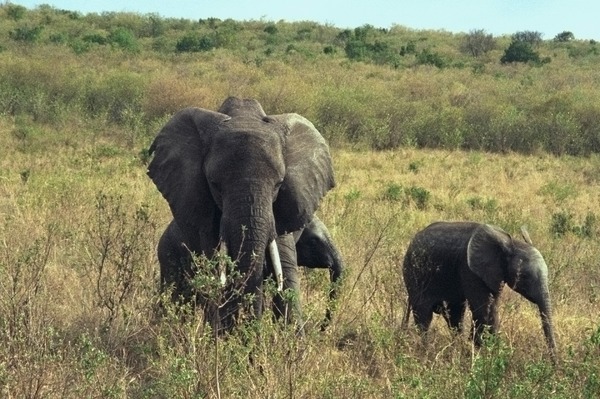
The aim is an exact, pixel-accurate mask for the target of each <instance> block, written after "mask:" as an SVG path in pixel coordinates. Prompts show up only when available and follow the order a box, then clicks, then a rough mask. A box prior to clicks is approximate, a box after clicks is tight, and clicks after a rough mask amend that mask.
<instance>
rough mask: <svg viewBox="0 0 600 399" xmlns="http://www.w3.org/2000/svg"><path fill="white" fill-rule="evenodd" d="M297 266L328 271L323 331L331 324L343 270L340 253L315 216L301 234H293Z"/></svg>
mask: <svg viewBox="0 0 600 399" xmlns="http://www.w3.org/2000/svg"><path fill="white" fill-rule="evenodd" d="M294 236H295V238H296V253H297V256H298V266H304V267H307V268H311V269H313V268H323V269H325V268H326V269H328V270H329V278H330V288H329V304H328V306H327V310H326V313H325V319H324V320H323V322H322V323H321V330H325V329H326V328H327V326H328V325H329V323H330V322H331V318H332V313H333V307H334V306H335V301H336V300H337V297H338V292H339V286H340V283H341V279H342V275H343V272H344V269H345V266H344V261H343V258H342V255H341V254H340V251H339V250H338V248H337V246H336V245H335V243H334V242H333V239H332V238H331V234H330V233H329V230H328V229H327V226H325V224H324V223H323V222H322V221H321V220H320V219H319V218H318V217H317V216H315V217H314V218H313V220H312V221H311V222H310V223H309V224H308V225H307V226H306V227H305V228H304V230H303V231H302V232H300V231H298V232H296V233H294Z"/></svg>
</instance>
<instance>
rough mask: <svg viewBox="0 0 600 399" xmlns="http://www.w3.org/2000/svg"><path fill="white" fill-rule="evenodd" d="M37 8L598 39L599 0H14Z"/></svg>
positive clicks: (166, 16) (194, 18)
mask: <svg viewBox="0 0 600 399" xmlns="http://www.w3.org/2000/svg"><path fill="white" fill-rule="evenodd" d="M8 2H9V3H11V4H20V5H23V6H25V7H27V8H30V9H32V8H35V7H36V6H38V5H40V4H48V5H51V6H53V7H55V8H59V9H64V10H70V11H79V12H81V13H83V14H86V13H90V12H95V13H101V12H103V11H117V12H120V11H126V12H136V13H140V14H150V13H152V14H158V15H160V16H162V17H165V18H186V19H192V20H196V19H205V18H219V19H228V18H231V19H234V20H238V21H247V20H265V21H274V22H277V21H279V20H285V21H289V22H294V21H314V22H318V23H321V24H329V25H333V26H336V27H338V28H350V29H353V28H356V27H359V26H363V25H365V24H369V25H373V26H375V27H377V28H390V27H392V26H393V25H401V26H404V27H407V28H412V29H416V30H422V29H432V30H445V31H449V32H454V33H458V32H469V31H471V30H474V29H483V30H485V31H486V32H487V33H491V34H493V35H494V36H500V35H511V34H513V33H515V32H520V31H535V32H540V33H542V38H543V39H545V40H549V39H552V38H554V36H556V34H558V33H561V32H564V31H569V32H572V33H573V34H574V35H575V38H576V39H582V40H587V39H594V40H596V41H598V40H600V1H598V0H360V1H356V0H294V1H289V0H228V1H223V0H170V1H169V0H126V1H124V0H104V1H100V0H12V1H8Z"/></svg>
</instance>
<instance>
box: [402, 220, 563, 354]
mask: <svg viewBox="0 0 600 399" xmlns="http://www.w3.org/2000/svg"><path fill="white" fill-rule="evenodd" d="M523 235H524V238H525V240H526V241H527V242H523V241H520V240H516V239H513V238H512V237H511V236H510V235H509V234H508V233H506V232H505V231H504V230H502V229H500V228H498V227H495V226H491V225H487V224H479V223H473V222H437V223H433V224H431V225H429V226H427V227H426V228H425V229H423V230H421V231H419V232H418V233H417V234H416V235H415V237H414V238H413V239H412V241H411V243H410V244H409V247H408V249H407V252H406V256H405V257H404V264H403V275H404V283H405V285H406V289H407V292H408V306H407V309H406V313H405V315H404V320H403V325H404V326H405V327H406V326H407V324H408V319H409V317H410V312H411V310H412V312H413V316H414V319H415V323H416V325H417V327H418V328H419V330H421V331H422V332H426V331H427V329H428V328H429V325H430V323H431V320H432V317H433V313H441V314H442V315H443V317H444V319H445V320H446V322H447V323H448V325H449V326H450V328H452V329H456V330H457V331H461V327H462V326H461V324H462V320H463V316H464V313H465V308H466V306H467V304H468V306H469V308H470V310H471V312H472V315H473V339H474V341H475V344H476V345H478V346H479V345H481V340H482V334H483V332H484V329H485V328H486V327H489V328H490V331H491V332H492V333H495V332H496V331H497V329H498V315H497V306H498V299H499V297H500V293H501V291H502V287H503V286H504V284H507V285H508V286H509V287H510V288H512V289H513V290H515V291H516V292H518V293H519V294H521V295H523V296H524V297H525V298H527V299H528V300H529V301H531V302H533V303H534V304H536V305H537V306H538V308H539V312H540V316H541V319H542V326H543V330H544V334H545V337H546V342H547V344H548V347H549V349H550V353H551V355H552V358H553V359H555V351H556V345H555V342H554V332H553V327H552V317H551V305H550V295H549V291H548V268H547V266H546V263H545V262H544V259H543V257H542V255H541V254H540V252H539V251H538V250H537V249H536V248H535V247H534V246H533V245H531V241H530V240H529V237H528V236H527V235H526V233H525V232H524V234H523Z"/></svg>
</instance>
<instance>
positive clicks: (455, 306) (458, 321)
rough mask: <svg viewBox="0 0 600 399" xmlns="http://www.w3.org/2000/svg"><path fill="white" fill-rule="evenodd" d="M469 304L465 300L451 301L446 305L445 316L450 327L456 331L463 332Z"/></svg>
mask: <svg viewBox="0 0 600 399" xmlns="http://www.w3.org/2000/svg"><path fill="white" fill-rule="evenodd" d="M466 307H467V304H466V302H465V301H462V302H450V303H448V304H447V306H446V312H445V315H444V318H445V319H446V323H448V327H450V329H451V330H453V331H456V333H459V334H460V333H461V332H462V327H463V326H462V321H463V318H464V316H465V310H466Z"/></svg>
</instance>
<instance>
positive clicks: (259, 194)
mask: <svg viewBox="0 0 600 399" xmlns="http://www.w3.org/2000/svg"><path fill="white" fill-rule="evenodd" d="M150 153H153V154H154V158H153V159H152V161H151V163H150V165H149V167H148V175H149V176H150V178H151V179H152V181H153V182H154V183H155V184H156V186H157V188H158V189H159V191H160V192H161V193H162V195H163V196H164V197H165V199H166V200H167V202H168V204H169V207H170V208H171V212H172V214H173V221H172V222H171V223H170V224H169V226H168V227H167V230H166V231H165V233H164V234H163V237H162V238H161V240H160V243H159V251H158V256H159V261H160V264H161V286H162V288H163V289H164V288H166V287H168V286H172V287H173V299H175V300H184V301H189V300H192V299H193V298H194V292H193V290H192V289H191V287H190V286H189V284H188V283H187V281H188V278H189V277H190V276H192V275H193V270H192V267H191V264H190V262H189V261H188V260H189V258H188V259H186V257H187V256H188V255H187V254H188V253H189V252H188V249H189V251H193V252H194V253H197V254H201V253H204V254H205V255H206V256H208V257H209V258H210V257H212V256H213V255H214V253H215V251H216V250H217V248H218V247H219V244H220V242H223V243H225V244H226V247H227V249H228V250H229V255H230V256H231V258H232V259H237V261H238V269H239V271H240V272H241V273H242V274H243V275H244V281H245V284H244V285H243V293H244V294H253V295H252V297H253V298H254V299H253V301H252V304H251V306H250V308H248V309H245V310H246V311H247V312H245V313H247V314H249V315H250V316H251V317H260V316H261V314H262V306H263V303H262V300H261V298H262V295H263V292H262V288H263V281H264V278H265V268H264V267H263V263H264V262H267V268H268V270H270V269H271V268H272V266H271V261H270V259H269V257H268V256H265V252H266V248H267V245H268V244H269V243H270V242H271V241H272V240H274V239H275V240H276V243H277V247H278V249H279V255H280V258H281V264H282V269H283V277H284V289H288V288H289V289H292V290H294V291H296V292H298V274H297V273H298V272H297V260H296V250H295V248H296V246H295V241H294V236H293V234H292V233H293V232H295V231H301V230H302V229H303V228H304V226H306V225H307V224H308V223H309V222H310V221H311V220H312V217H313V215H314V213H315V210H316V209H317V207H318V205H319V203H320V201H321V199H322V197H323V196H324V195H325V194H326V193H327V191H328V190H330V189H331V188H332V187H333V186H334V184H335V183H334V176H333V169H332V161H331V157H330V154H329V148H328V146H327V144H326V142H325V140H324V139H323V137H322V136H321V134H320V133H319V132H318V131H317V130H316V129H315V127H314V126H313V125H312V124H311V123H310V122H309V121H308V120H307V119H305V118H303V117H302V116H300V115H297V114H282V115H270V116H267V115H266V114H265V112H264V111H263V109H262V107H261V105H260V104H259V103H258V102H257V101H256V100H244V99H238V98H233V97H230V98H228V99H227V100H225V102H224V103H223V105H221V107H220V108H219V111H218V112H214V111H209V110H206V109H200V108H187V109H184V110H182V111H180V112H178V113H177V114H175V115H174V116H173V117H172V118H171V120H170V121H169V122H167V124H166V125H165V126H164V127H163V128H162V130H161V131H160V132H159V134H158V135H157V137H156V139H155V140H154V142H153V144H152V145H151V147H150ZM184 246H185V247H187V248H184ZM164 248H177V249H182V248H183V249H182V251H183V252H181V251H172V250H164ZM181 254H184V256H181ZM182 258H183V261H182ZM231 290H232V287H227V288H226V292H228V293H229V291H231ZM226 296H227V297H228V296H229V295H228V294H227V295H226ZM296 297H298V295H296ZM276 302H277V303H279V304H280V305H281V306H280V308H279V310H280V312H281V313H282V314H285V315H286V316H288V317H291V316H292V315H293V314H296V316H297V317H300V316H299V313H300V310H299V304H298V303H297V301H294V304H295V305H294V308H293V309H290V304H289V303H285V302H284V301H283V299H282V298H281V297H279V298H277V301H276ZM240 303H241V302H240V300H239V298H238V299H236V300H230V301H228V302H227V303H225V304H224V305H223V306H221V308H220V309H218V312H217V311H215V310H214V309H212V310H209V311H208V313H207V314H206V316H207V318H208V320H209V321H211V323H212V324H213V327H214V328H215V329H216V330H218V331H223V330H225V331H227V330H230V329H231V328H232V327H233V326H234V325H235V324H236V323H237V322H238V321H239V320H238V315H239V311H240V308H241V306H240Z"/></svg>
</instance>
